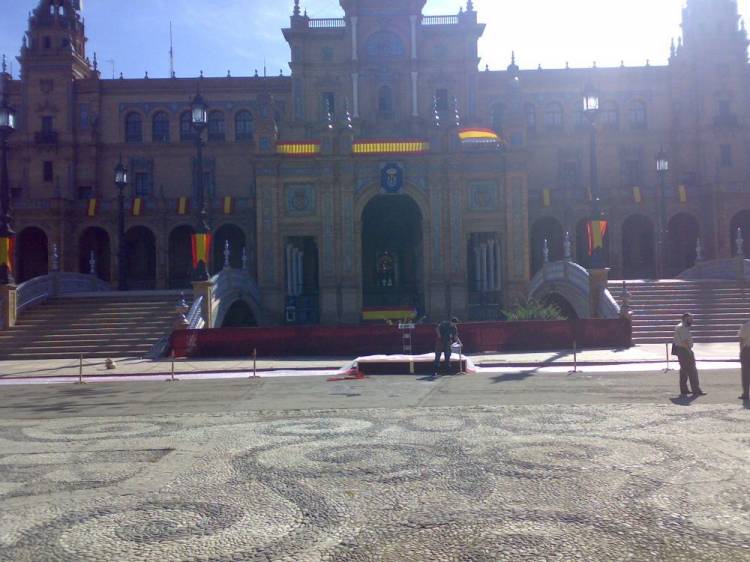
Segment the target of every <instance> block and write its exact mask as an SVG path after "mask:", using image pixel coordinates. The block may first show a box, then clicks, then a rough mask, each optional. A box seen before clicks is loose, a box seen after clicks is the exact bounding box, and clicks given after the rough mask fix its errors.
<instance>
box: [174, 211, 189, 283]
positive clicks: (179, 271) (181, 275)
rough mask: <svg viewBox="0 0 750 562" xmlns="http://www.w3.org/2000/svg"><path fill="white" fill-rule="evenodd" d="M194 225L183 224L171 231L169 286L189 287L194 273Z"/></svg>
mask: <svg viewBox="0 0 750 562" xmlns="http://www.w3.org/2000/svg"><path fill="white" fill-rule="evenodd" d="M192 235H193V227H192V226H188V225H186V224H183V225H182V226H178V227H177V228H174V229H173V230H172V232H170V233H169V288H170V289H189V288H190V286H191V285H190V280H191V278H192V274H193V250H192V246H191V244H192V241H191V236H192Z"/></svg>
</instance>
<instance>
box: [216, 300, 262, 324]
mask: <svg viewBox="0 0 750 562" xmlns="http://www.w3.org/2000/svg"><path fill="white" fill-rule="evenodd" d="M257 325H258V322H257V321H256V320H255V315H254V314H253V309H252V308H250V305H249V304H247V303H246V302H245V301H237V302H235V303H234V304H233V305H232V306H231V307H229V310H228V311H227V315H226V316H225V317H224V323H223V324H222V328H253V327H255V326H257Z"/></svg>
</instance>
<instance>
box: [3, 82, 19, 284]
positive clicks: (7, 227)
mask: <svg viewBox="0 0 750 562" xmlns="http://www.w3.org/2000/svg"><path fill="white" fill-rule="evenodd" d="M15 130H16V110H15V109H13V108H12V107H11V106H10V104H8V100H7V99H6V97H5V92H3V97H2V100H1V101H0V150H1V151H2V155H1V156H0V285H13V284H14V282H15V280H14V279H13V246H14V244H15V239H16V233H15V232H13V227H12V226H11V216H10V179H9V177H8V138H9V137H10V135H11V134H13V132H14V131H15Z"/></svg>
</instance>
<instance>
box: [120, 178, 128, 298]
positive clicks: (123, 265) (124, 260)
mask: <svg viewBox="0 0 750 562" xmlns="http://www.w3.org/2000/svg"><path fill="white" fill-rule="evenodd" d="M117 188H118V194H117V290H118V291H126V290H127V288H128V281H127V268H128V257H127V251H128V250H127V248H126V247H125V185H124V184H123V185H122V186H119V185H118V186H117Z"/></svg>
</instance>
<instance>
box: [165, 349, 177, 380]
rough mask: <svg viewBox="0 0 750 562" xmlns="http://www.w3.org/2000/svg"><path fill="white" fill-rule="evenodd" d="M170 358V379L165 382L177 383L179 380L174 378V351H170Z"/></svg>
mask: <svg viewBox="0 0 750 562" xmlns="http://www.w3.org/2000/svg"><path fill="white" fill-rule="evenodd" d="M171 357H172V368H171V377H170V378H168V379H167V381H166V382H177V381H178V380H180V379H178V378H175V376H174V350H172V355H171Z"/></svg>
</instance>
